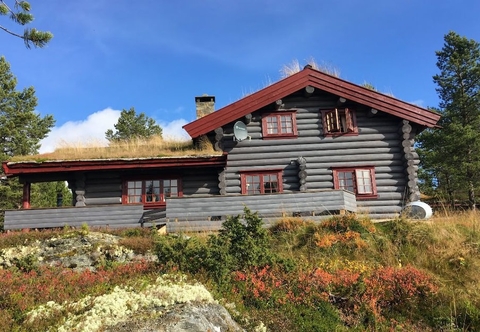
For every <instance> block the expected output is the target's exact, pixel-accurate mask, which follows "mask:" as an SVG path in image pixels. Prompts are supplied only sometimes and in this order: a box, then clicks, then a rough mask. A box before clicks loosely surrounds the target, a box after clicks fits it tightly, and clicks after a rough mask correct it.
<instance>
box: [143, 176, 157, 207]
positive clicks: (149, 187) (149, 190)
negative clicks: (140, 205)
mask: <svg viewBox="0 0 480 332" xmlns="http://www.w3.org/2000/svg"><path fill="white" fill-rule="evenodd" d="M159 200H160V181H158V180H146V181H145V201H146V202H151V203H154V202H158V201H159Z"/></svg>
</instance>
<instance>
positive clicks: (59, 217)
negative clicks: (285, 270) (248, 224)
mask: <svg viewBox="0 0 480 332" xmlns="http://www.w3.org/2000/svg"><path fill="white" fill-rule="evenodd" d="M245 206H246V207H248V208H249V209H250V210H251V211H252V212H258V214H259V216H260V217H262V218H263V221H264V223H265V225H266V226H267V227H269V226H271V225H272V224H274V223H275V222H276V221H277V220H278V219H279V218H282V217H283V216H304V217H306V218H307V217H308V219H309V220H322V219H325V218H328V217H330V216H332V215H335V214H339V213H344V212H356V211H357V202H356V199H355V195H354V194H353V193H351V192H349V191H345V190H333V189H331V190H320V191H312V192H296V193H281V194H280V193H278V194H270V195H255V196H246V195H228V196H219V195H210V196H201V197H179V198H167V201H166V209H155V210H144V208H143V205H141V204H138V205H120V204H115V205H105V206H84V207H68V208H65V207H63V208H52V209H20V210H7V211H5V223H4V229H5V230H14V229H24V228H58V227H64V226H65V225H68V226H72V227H81V226H82V225H83V224H88V225H89V226H90V227H110V228H129V227H147V226H152V225H157V226H158V225H166V228H167V232H170V233H172V232H186V231H194V232H195V231H215V230H219V229H220V228H221V227H222V223H223V222H224V221H225V220H226V218H227V217H228V216H236V215H241V214H243V209H244V207H245Z"/></svg>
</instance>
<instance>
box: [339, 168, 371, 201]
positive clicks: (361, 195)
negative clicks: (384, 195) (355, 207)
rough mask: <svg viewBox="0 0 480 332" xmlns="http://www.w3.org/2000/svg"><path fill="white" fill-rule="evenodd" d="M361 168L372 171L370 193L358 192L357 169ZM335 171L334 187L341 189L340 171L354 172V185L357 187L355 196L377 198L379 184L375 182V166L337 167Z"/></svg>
mask: <svg viewBox="0 0 480 332" xmlns="http://www.w3.org/2000/svg"><path fill="white" fill-rule="evenodd" d="M359 170H368V171H369V172H370V182H371V185H372V192H371V193H368V194H359V193H358V191H357V190H358V187H357V177H356V174H355V173H356V171H359ZM332 171H333V188H334V189H341V188H340V183H339V179H338V173H340V172H351V173H353V177H352V178H353V181H354V183H353V185H354V188H355V192H354V194H355V196H356V198H357V199H358V200H361V199H370V198H377V197H378V194H377V184H376V182H375V166H356V167H335V168H332Z"/></svg>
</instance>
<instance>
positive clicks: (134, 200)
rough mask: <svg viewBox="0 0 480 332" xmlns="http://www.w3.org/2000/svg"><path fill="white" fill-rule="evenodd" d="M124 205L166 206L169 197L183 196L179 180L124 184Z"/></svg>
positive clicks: (142, 181)
mask: <svg viewBox="0 0 480 332" xmlns="http://www.w3.org/2000/svg"><path fill="white" fill-rule="evenodd" d="M123 188H124V192H123V199H122V202H123V204H138V203H143V204H144V205H145V206H150V205H165V204H166V203H165V199H166V198H167V197H179V196H181V186H180V180H179V179H158V178H155V179H141V180H132V181H125V182H124V186H123Z"/></svg>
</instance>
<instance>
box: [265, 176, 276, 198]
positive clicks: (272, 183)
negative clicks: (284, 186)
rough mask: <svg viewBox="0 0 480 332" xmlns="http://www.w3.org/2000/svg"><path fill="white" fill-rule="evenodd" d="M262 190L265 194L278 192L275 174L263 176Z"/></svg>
mask: <svg viewBox="0 0 480 332" xmlns="http://www.w3.org/2000/svg"><path fill="white" fill-rule="evenodd" d="M263 188H264V193H266V194H269V193H276V192H278V180H277V174H265V175H264V176H263Z"/></svg>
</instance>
